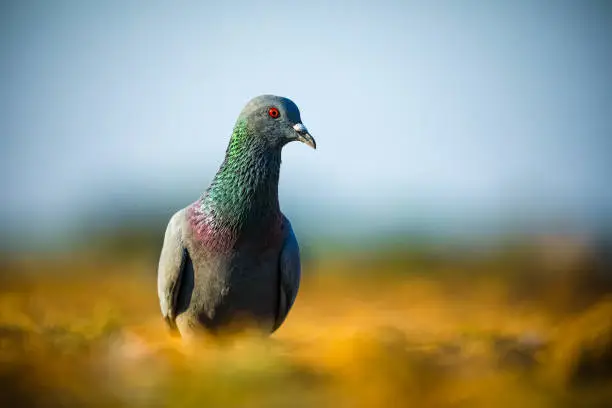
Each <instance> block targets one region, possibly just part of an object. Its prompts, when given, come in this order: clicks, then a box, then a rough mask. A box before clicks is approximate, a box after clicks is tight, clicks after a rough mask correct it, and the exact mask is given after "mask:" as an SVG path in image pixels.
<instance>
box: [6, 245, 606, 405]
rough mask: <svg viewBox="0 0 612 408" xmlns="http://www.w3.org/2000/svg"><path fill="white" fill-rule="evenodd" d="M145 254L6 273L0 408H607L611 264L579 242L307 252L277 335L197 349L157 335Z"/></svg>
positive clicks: (10, 265) (134, 248)
mask: <svg viewBox="0 0 612 408" xmlns="http://www.w3.org/2000/svg"><path fill="white" fill-rule="evenodd" d="M158 246H159V243H158V242H155V239H148V238H145V237H143V236H139V235H138V234H137V233H131V234H127V233H124V234H119V235H117V236H114V237H111V238H107V239H104V240H100V242H99V245H97V248H98V249H97V250H95V251H88V252H84V251H79V252H78V255H75V254H74V253H70V254H41V253H38V254H21V255H19V256H17V255H13V256H10V257H9V256H5V257H4V260H3V262H2V265H1V267H2V274H1V275H0V406H3V407H4V406H6V407H9V406H24V407H25V406H32V407H74V406H88V407H132V406H133V407H150V406H159V407H196V406H206V407H394V406H397V407H403V406H413V407H424V408H427V407H576V406H580V407H604V406H612V282H611V279H610V275H609V273H610V269H609V266H610V264H609V263H607V261H605V259H603V258H602V257H601V256H599V255H597V253H595V252H594V251H593V248H592V247H591V246H590V245H589V244H587V243H585V242H584V241H583V240H580V239H578V238H576V237H562V236H561V237H555V236H551V237H544V238H538V239H524V240H523V241H520V240H518V241H516V240H515V241H512V242H511V243H508V244H507V245H503V246H500V247H498V248H495V249H491V248H488V249H481V250H470V249H469V248H450V249H448V248H440V247H434V246H429V245H424V244H418V245H417V242H416V241H415V242H413V244H412V245H411V242H410V239H407V240H406V241H405V243H402V244H395V245H393V246H388V245H382V246H379V247H377V249H376V250H375V251H369V252H364V251H353V252H351V251H340V250H338V251H331V252H329V251H328V252H327V253H325V254H324V255H323V254H321V253H318V252H317V251H316V250H315V249H313V248H316V245H313V246H308V245H305V250H304V265H303V269H304V271H303V284H302V287H301V289H300V293H299V296H298V299H297V302H296V304H295V306H294V309H293V310H292V311H291V313H290V315H289V317H288V319H287V321H286V323H285V325H284V326H283V327H282V328H281V329H280V330H279V331H278V332H277V333H275V334H274V335H272V336H271V337H269V338H268V337H265V336H261V335H259V334H257V333H243V334H240V335H235V336H233V337H226V338H216V339H203V340H202V341H201V342H199V343H193V344H184V343H183V342H181V341H180V340H178V339H176V338H174V337H172V336H170V335H169V333H168V332H167V331H166V329H165V327H164V325H163V324H162V322H161V318H160V316H159V312H158V304H157V297H156V288H155V285H156V275H155V274H156V270H155V268H156V261H157V258H156V257H157V250H158V249H159V248H158ZM309 248H310V249H309Z"/></svg>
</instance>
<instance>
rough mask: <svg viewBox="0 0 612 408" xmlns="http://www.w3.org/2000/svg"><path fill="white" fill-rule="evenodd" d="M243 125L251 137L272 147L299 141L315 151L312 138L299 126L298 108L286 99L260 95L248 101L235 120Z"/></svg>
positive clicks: (300, 120) (300, 124) (300, 121)
mask: <svg viewBox="0 0 612 408" xmlns="http://www.w3.org/2000/svg"><path fill="white" fill-rule="evenodd" d="M238 122H239V123H240V122H244V123H246V125H247V127H248V128H249V130H251V131H252V134H253V135H254V136H253V137H259V138H261V139H262V140H261V142H265V143H266V144H268V145H269V146H271V147H274V148H281V147H283V146H284V145H285V144H287V143H289V142H292V141H295V140H298V141H300V142H302V143H305V144H307V145H309V146H310V147H312V148H313V149H316V146H317V145H316V143H315V140H314V138H313V137H312V136H311V135H310V133H308V129H306V126H304V124H303V123H302V119H301V118H300V111H299V109H298V107H297V106H296V105H295V103H293V101H291V100H290V99H288V98H283V97H281V96H275V95H261V96H257V97H255V98H253V99H251V100H250V101H249V102H248V103H247V104H246V106H245V107H244V109H243V110H242V112H241V113H240V116H239V117H238Z"/></svg>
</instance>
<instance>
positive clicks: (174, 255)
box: [157, 210, 189, 330]
mask: <svg viewBox="0 0 612 408" xmlns="http://www.w3.org/2000/svg"><path fill="white" fill-rule="evenodd" d="M183 215H184V210H181V211H179V212H177V213H176V214H174V215H173V216H172V218H170V222H169V223H168V227H167V228H166V235H165V236H164V245H163V247H162V250H161V255H160V257H159V267H158V270H157V295H158V296H159V304H160V307H161V312H162V316H163V318H164V320H165V321H166V323H167V324H168V326H170V328H171V329H173V330H176V323H175V321H174V319H175V318H176V297H177V294H178V292H179V287H180V282H181V274H182V272H183V269H184V268H185V265H186V263H187V258H188V256H189V254H188V253H187V249H186V248H185V246H184V245H183V239H182V236H183V234H182V227H183Z"/></svg>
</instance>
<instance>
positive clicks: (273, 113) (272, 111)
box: [268, 108, 280, 119]
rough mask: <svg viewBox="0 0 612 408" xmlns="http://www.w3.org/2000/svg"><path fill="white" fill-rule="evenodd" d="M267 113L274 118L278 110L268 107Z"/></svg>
mask: <svg viewBox="0 0 612 408" xmlns="http://www.w3.org/2000/svg"><path fill="white" fill-rule="evenodd" d="M268 115H270V117H271V118H272V119H276V118H278V117H279V116H280V112H279V111H278V109H276V108H270V109H268Z"/></svg>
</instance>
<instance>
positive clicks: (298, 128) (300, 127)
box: [293, 123, 308, 134]
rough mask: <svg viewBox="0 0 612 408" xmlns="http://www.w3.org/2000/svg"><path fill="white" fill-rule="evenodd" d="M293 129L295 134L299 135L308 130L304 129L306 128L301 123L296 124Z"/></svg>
mask: <svg viewBox="0 0 612 408" xmlns="http://www.w3.org/2000/svg"><path fill="white" fill-rule="evenodd" d="M293 129H295V131H296V132H298V133H301V134H304V133H308V129H306V126H304V125H303V124H301V123H296V124H295V125H293Z"/></svg>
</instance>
